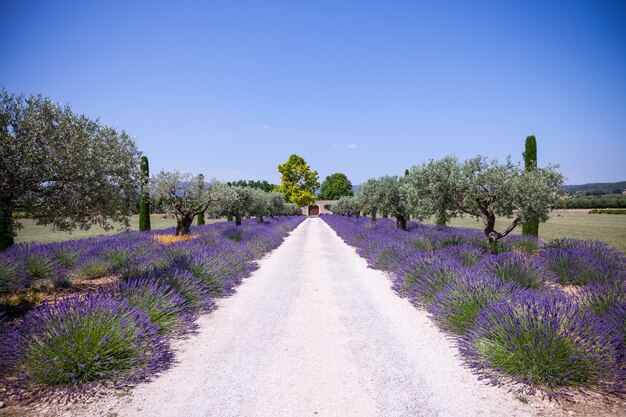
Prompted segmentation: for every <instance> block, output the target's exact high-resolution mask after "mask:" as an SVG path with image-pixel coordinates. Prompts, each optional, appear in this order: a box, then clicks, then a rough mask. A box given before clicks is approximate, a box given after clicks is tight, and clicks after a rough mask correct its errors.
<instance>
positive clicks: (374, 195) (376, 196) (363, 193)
mask: <svg viewBox="0 0 626 417" xmlns="http://www.w3.org/2000/svg"><path fill="white" fill-rule="evenodd" d="M381 198H382V197H381V190H380V183H379V182H378V180H376V179H374V178H370V179H369V180H367V181H366V182H364V183H363V184H361V185H359V189H358V191H357V193H356V199H357V201H358V204H359V206H360V207H361V209H362V210H363V213H364V214H368V215H370V216H371V218H372V222H375V221H376V216H377V214H378V211H379V209H380V202H381Z"/></svg>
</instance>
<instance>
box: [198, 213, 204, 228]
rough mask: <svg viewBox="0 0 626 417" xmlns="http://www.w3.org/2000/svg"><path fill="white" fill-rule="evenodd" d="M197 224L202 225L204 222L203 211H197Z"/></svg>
mask: <svg viewBox="0 0 626 417" xmlns="http://www.w3.org/2000/svg"><path fill="white" fill-rule="evenodd" d="M197 224H198V226H202V225H203V224H205V222H204V211H203V212H201V213H198V222H197Z"/></svg>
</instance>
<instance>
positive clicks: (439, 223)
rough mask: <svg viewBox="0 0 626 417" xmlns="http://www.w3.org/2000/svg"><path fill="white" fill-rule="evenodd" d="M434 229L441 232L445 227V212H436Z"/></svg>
mask: <svg viewBox="0 0 626 417" xmlns="http://www.w3.org/2000/svg"><path fill="white" fill-rule="evenodd" d="M435 224H436V226H435V228H436V229H437V230H441V229H443V228H445V227H446V211H445V210H439V211H438V212H437V219H436V220H435Z"/></svg>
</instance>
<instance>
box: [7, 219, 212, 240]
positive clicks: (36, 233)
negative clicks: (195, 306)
mask: <svg viewBox="0 0 626 417" xmlns="http://www.w3.org/2000/svg"><path fill="white" fill-rule="evenodd" d="M220 221H223V219H206V223H207V224H209V223H216V222H220ZM20 222H21V223H22V225H23V226H24V228H23V229H20V230H18V231H17V236H16V237H15V242H16V243H20V242H60V241H62V240H69V239H80V238H84V237H92V236H98V235H110V234H114V233H118V232H119V231H120V230H119V229H114V230H111V231H109V232H107V231H105V230H104V229H102V228H101V227H98V226H93V227H92V228H91V229H89V230H75V231H73V232H72V233H67V232H55V231H52V229H51V228H50V227H47V226H39V225H36V224H35V222H34V221H33V220H30V219H24V220H21V221H20ZM194 224H195V222H194ZM150 225H151V226H152V229H154V230H156V229H167V228H168V227H174V226H176V220H175V219H164V218H163V215H162V214H151V215H150ZM130 227H131V230H138V229H139V215H136V216H132V217H131V219H130ZM192 231H193V227H192Z"/></svg>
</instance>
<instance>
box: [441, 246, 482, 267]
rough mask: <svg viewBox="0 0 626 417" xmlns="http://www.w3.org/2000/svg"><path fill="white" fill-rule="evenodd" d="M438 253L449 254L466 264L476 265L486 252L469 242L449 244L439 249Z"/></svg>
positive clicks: (448, 255)
mask: <svg viewBox="0 0 626 417" xmlns="http://www.w3.org/2000/svg"><path fill="white" fill-rule="evenodd" d="M437 255H439V256H447V257H450V258H452V259H455V260H457V261H459V262H461V263H462V264H463V265H464V266H474V265H476V263H477V262H478V261H480V260H481V259H483V257H484V256H485V252H484V251H483V250H482V249H480V248H477V247H476V246H474V245H470V244H468V243H463V244H458V245H449V246H446V247H445V248H444V249H441V250H438V251H437Z"/></svg>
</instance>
